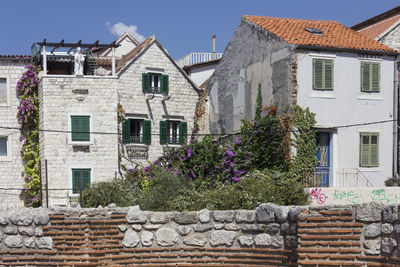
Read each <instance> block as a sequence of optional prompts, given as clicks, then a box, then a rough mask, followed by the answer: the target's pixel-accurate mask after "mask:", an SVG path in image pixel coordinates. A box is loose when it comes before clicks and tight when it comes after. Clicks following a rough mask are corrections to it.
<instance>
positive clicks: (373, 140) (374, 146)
mask: <svg viewBox="0 0 400 267" xmlns="http://www.w3.org/2000/svg"><path fill="white" fill-rule="evenodd" d="M378 139H379V135H377V134H371V136H370V166H371V167H378V166H379V140H378Z"/></svg>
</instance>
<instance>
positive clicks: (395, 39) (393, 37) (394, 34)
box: [379, 25, 400, 49]
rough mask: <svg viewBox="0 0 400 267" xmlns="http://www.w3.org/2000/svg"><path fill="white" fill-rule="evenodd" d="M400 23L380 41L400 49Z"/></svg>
mask: <svg viewBox="0 0 400 267" xmlns="http://www.w3.org/2000/svg"><path fill="white" fill-rule="evenodd" d="M399 37H400V25H397V26H396V27H395V28H394V29H392V30H391V31H390V32H389V33H388V34H386V35H385V36H383V37H382V38H381V39H380V40H379V42H381V43H383V44H385V45H387V46H390V47H393V48H394V49H400V41H399Z"/></svg>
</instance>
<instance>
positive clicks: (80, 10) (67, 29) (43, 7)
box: [0, 0, 400, 59]
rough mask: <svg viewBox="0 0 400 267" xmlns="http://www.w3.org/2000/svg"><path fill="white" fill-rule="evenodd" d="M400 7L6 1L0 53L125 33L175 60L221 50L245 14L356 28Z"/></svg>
mask: <svg viewBox="0 0 400 267" xmlns="http://www.w3.org/2000/svg"><path fill="white" fill-rule="evenodd" d="M397 5H400V2H399V1H398V0H334V1H326V0H279V1H267V0H247V1H244V0H241V1H238V0H230V1H228V0H198V1H190V0H185V1H183V0H182V1H181V0H174V1H173V0H169V1H165V0H164V1H158V0H153V1H122V0H113V1H102V0H97V1H89V0H80V1H77V0H69V1H56V0H51V1H50V0H40V1H28V0H26V1H22V0H13V1H4V2H2V15H1V16H0V33H1V35H2V38H1V40H2V42H1V43H0V54H29V53H30V46H31V44H32V43H33V42H37V41H42V40H43V39H44V38H46V39H47V41H50V42H58V41H60V40H61V39H65V41H66V42H76V41H78V40H80V39H82V40H83V42H94V41H96V40H100V42H102V43H109V42H111V41H113V40H115V39H116V38H117V36H115V35H113V33H114V34H116V33H118V32H121V31H123V30H125V29H128V30H130V31H132V32H133V33H135V34H138V35H137V36H139V38H140V36H142V37H148V36H150V35H156V37H157V39H158V40H159V41H160V42H161V43H162V44H163V45H164V46H165V47H166V49H167V50H168V51H169V53H170V54H171V55H172V56H173V57H174V58H176V59H178V58H180V57H182V56H184V55H186V54H188V53H189V52H211V48H212V45H211V44H212V43H211V36H212V34H216V36H217V38H216V46H217V52H223V51H224V49H225V47H226V45H227V43H228V42H229V40H230V38H231V37H232V34H233V32H234V30H235V28H236V27H237V25H238V24H239V22H240V18H241V16H242V15H244V14H246V15H264V16H271V17H287V18H301V19H327V20H336V21H339V22H340V23H342V24H344V25H346V26H352V25H354V24H356V23H358V22H361V21H363V20H365V19H367V18H370V17H372V16H375V15H377V14H379V13H381V12H384V11H386V10H388V9H391V8H393V7H395V6H397Z"/></svg>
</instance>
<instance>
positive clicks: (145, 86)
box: [142, 73, 169, 94]
mask: <svg viewBox="0 0 400 267" xmlns="http://www.w3.org/2000/svg"><path fill="white" fill-rule="evenodd" d="M168 89H169V76H168V75H164V74H159V73H143V74H142V91H143V93H156V94H168Z"/></svg>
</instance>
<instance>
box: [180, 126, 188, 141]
mask: <svg viewBox="0 0 400 267" xmlns="http://www.w3.org/2000/svg"><path fill="white" fill-rule="evenodd" d="M186 140H187V122H181V123H179V143H180V144H183V143H185V142H186Z"/></svg>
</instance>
